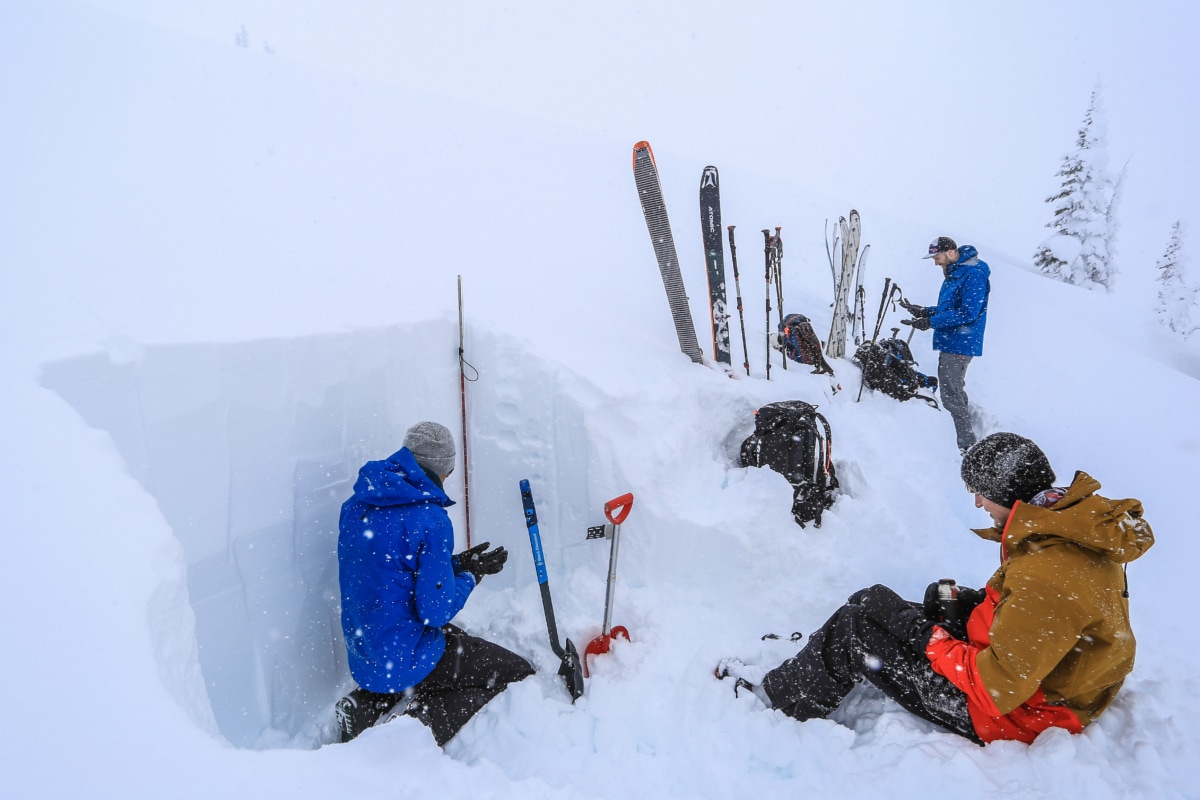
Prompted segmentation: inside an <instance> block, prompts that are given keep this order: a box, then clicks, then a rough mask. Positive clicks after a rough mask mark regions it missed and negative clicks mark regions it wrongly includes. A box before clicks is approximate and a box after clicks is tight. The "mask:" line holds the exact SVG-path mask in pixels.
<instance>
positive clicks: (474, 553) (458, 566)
mask: <svg viewBox="0 0 1200 800" xmlns="http://www.w3.org/2000/svg"><path fill="white" fill-rule="evenodd" d="M490 544H491V542H484V543H483V544H477V545H475V546H474V547H472V548H469V549H467V550H463V551H462V552H461V553H457V554H455V555H453V556H451V557H450V563H451V564H453V565H454V574H455V575H457V574H458V573H460V572H462V571H463V570H464V569H466V568H467V564H469V563H470V562H471V559H473V558H478V557H479V556H481V555H483V551H484V550H487V549H488V545H490Z"/></svg>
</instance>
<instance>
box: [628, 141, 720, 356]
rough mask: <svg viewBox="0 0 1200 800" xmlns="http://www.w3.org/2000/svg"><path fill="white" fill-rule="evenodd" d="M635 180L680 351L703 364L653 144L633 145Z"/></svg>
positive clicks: (640, 143)
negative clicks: (652, 148) (652, 147)
mask: <svg viewBox="0 0 1200 800" xmlns="http://www.w3.org/2000/svg"><path fill="white" fill-rule="evenodd" d="M633 179H634V183H636V184H637V190H638V199H639V200H640V201H641V204H642V213H643V214H644V215H645V216H646V228H647V229H648V230H649V231H650V244H652V245H653V246H654V257H655V258H656V259H658V271H659V273H660V274H661V275H662V281H663V288H665V289H666V291H667V302H668V303H669V304H670V306H671V318H672V319H673V320H674V322H675V335H676V336H678V337H679V349H680V350H682V351H683V353H684V355H686V356H687V357H688V358H690V359H691V360H692V361H694V362H696V363H697V364H703V363H704V354H703V353H702V352H701V350H700V343H699V342H698V341H697V339H696V326H695V324H694V323H693V322H692V311H691V309H690V308H689V307H688V298H687V291H686V290H685V289H684V288H683V275H682V274H680V272H679V256H678V255H676V253H675V239H674V237H672V236H671V223H670V220H668V219H667V206H666V203H665V202H663V196H662V186H661V185H660V184H659V181H658V167H657V166H656V165H655V163H654V153H653V151H651V149H650V143H649V142H638V143H637V144H635V145H634V146H633Z"/></svg>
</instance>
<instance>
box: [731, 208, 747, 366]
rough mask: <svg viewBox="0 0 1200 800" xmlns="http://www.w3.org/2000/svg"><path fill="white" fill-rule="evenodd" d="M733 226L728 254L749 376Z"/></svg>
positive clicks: (744, 320)
mask: <svg viewBox="0 0 1200 800" xmlns="http://www.w3.org/2000/svg"><path fill="white" fill-rule="evenodd" d="M733 228H734V226H733V225H730V226H729V255H730V257H731V258H733V288H734V290H735V291H736V292H737V309H738V322H739V323H740V324H741V326H742V355H744V356H745V359H743V361H742V366H743V367H745V368H746V375H747V376H749V375H750V349H749V348H748V347H746V315H745V314H744V313H743V312H742V284H741V282H740V281H739V280H738V268H737V247H735V246H734V244H733Z"/></svg>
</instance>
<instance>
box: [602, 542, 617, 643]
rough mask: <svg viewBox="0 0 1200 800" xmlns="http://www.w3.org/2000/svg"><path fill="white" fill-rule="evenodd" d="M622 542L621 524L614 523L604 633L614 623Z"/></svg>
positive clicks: (605, 594) (609, 553)
mask: <svg viewBox="0 0 1200 800" xmlns="http://www.w3.org/2000/svg"><path fill="white" fill-rule="evenodd" d="M620 544H621V526H620V525H613V535H612V547H611V548H610V549H609V551H608V588H607V589H606V590H605V593H604V634H605V635H608V629H609V627H610V626H611V625H612V605H613V594H614V592H615V589H616V586H617V548H618V547H619V546H620Z"/></svg>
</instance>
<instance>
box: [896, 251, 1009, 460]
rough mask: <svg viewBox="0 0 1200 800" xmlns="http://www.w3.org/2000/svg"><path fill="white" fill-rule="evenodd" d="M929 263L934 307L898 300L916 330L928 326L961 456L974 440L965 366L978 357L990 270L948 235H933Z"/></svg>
mask: <svg viewBox="0 0 1200 800" xmlns="http://www.w3.org/2000/svg"><path fill="white" fill-rule="evenodd" d="M924 258H932V259H933V263H935V264H937V265H938V266H939V267H941V268H942V275H943V276H944V278H945V279H944V280H943V281H942V288H941V290H940V291H939V292H938V301H937V305H936V306H918V305H916V304H915V303H910V302H908V301H907V300H904V299H902V300H901V301H900V304H901V305H903V306H904V308H905V309H906V310H907V311H908V313H910V314H912V316H913V318H912V319H905V320H901V322H903V323H904V324H905V325H912V326H913V327H914V328H916V329H917V330H919V331H927V330H929V329H930V328H932V329H933V349H934V350H937V351H938V389H939V390H941V392H942V402H943V404H945V406H946V410H947V411H949V412H950V417H951V419H953V420H954V432H955V435H956V436H957V438H958V451H959V452H960V453H962V454H963V455H966V453H967V451H968V450H970V449H971V445H973V444H975V432H974V430H973V429H972V428H971V413H970V408H969V406H968V405H967V386H966V385H967V367H969V366H970V365H971V359H972V358H974V357H975V356H981V355H983V331H984V328H985V327H987V307H988V295H989V294H991V291H992V284H991V274H992V273H991V269H989V268H988V265H987V262H986V261H983V260H982V259H980V258H979V253H978V252H977V251H976V250H975V248H974V247H973V246H972V245H969V244H965V245H963V246H962V247H959V246H958V245H957V244H956V243H955V241H954V240H953V239H951V238H950V237H949V236H939V237H938V238H936V239H934V240H933V242H931V243H930V245H929V255H927V256H924Z"/></svg>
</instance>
